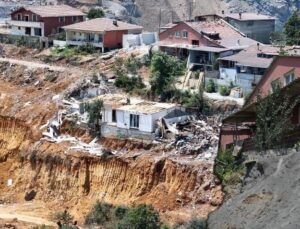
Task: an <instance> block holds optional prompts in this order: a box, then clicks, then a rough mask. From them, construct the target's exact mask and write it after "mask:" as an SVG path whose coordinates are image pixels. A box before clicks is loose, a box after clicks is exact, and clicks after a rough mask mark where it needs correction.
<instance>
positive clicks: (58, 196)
mask: <svg viewBox="0 0 300 229" xmlns="http://www.w3.org/2000/svg"><path fill="white" fill-rule="evenodd" d="M112 141H113V140H109V142H110V144H111V142H112ZM123 144H126V143H123ZM116 145H118V144H116ZM139 147H141V146H139ZM147 147H149V146H147ZM0 156H1V161H0V162H1V163H0V181H1V182H0V183H1V184H0V188H1V190H3V192H2V194H0V199H1V200H2V201H3V202H6V201H8V202H14V203H18V202H24V201H26V200H27V201H29V200H30V201H32V200H33V201H35V200H42V201H44V202H45V203H47V204H51V205H52V207H53V206H57V209H59V208H62V207H68V208H69V209H70V210H71V212H73V213H74V214H75V215H76V216H77V217H78V218H79V219H82V218H83V216H84V215H85V214H86V212H87V211H88V210H89V208H90V206H91V205H93V204H94V203H95V202H96V201H97V200H100V201H104V202H108V203H112V204H125V205H131V204H137V203H147V204H152V205H153V206H154V207H155V208H157V209H158V210H159V211H160V212H161V213H162V215H164V216H165V218H166V219H167V220H168V218H169V217H173V215H174V211H175V212H176V211H178V215H179V212H180V211H188V209H189V208H192V206H193V207H194V209H195V208H199V209H200V210H199V212H198V213H197V215H200V216H206V215H207V214H208V213H209V212H210V211H212V210H214V209H215V208H216V207H217V206H218V205H220V204H221V202H222V192H221V187H220V185H219V183H218V180H217V179H216V178H215V177H214V175H213V174H212V165H210V164H205V163H203V164H201V163H194V164H191V163H182V162H176V161H174V160H171V159H168V158H163V157H157V156H155V155H152V154H151V150H149V151H148V153H147V154H142V155H141V156H133V157H126V158H125V157H122V156H120V157H116V156H107V157H94V156H90V155H88V154H83V153H79V152H66V146H65V145H63V144H53V143H49V142H46V141H36V140H33V139H32V134H31V130H30V128H29V127H28V126H26V125H25V124H24V122H22V121H20V120H15V119H12V118H8V117H3V116H1V117H0ZM9 179H12V181H13V183H12V185H11V186H8V185H7V184H8V183H7V182H8V180H9ZM54 208H55V207H54ZM172 212H173V213H172ZM169 213H170V214H171V213H172V214H173V215H172V216H169V215H168V214H169ZM184 218H185V216H184V217H183V218H182V219H180V217H179V218H178V220H179V221H180V220H184ZM172 220H173V219H172Z"/></svg>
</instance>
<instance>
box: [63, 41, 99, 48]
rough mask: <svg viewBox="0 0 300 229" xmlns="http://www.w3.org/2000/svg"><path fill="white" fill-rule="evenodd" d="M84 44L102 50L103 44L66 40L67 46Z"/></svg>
mask: <svg viewBox="0 0 300 229" xmlns="http://www.w3.org/2000/svg"><path fill="white" fill-rule="evenodd" d="M86 44H91V45H93V46H94V47H97V48H102V47H103V43H102V42H95V41H73V40H67V45H76V46H81V45H86Z"/></svg>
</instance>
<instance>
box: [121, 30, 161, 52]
mask: <svg viewBox="0 0 300 229" xmlns="http://www.w3.org/2000/svg"><path fill="white" fill-rule="evenodd" d="M157 41H158V35H157V33H142V34H125V35H123V48H130V47H136V46H141V45H150V44H153V43H155V42H157Z"/></svg>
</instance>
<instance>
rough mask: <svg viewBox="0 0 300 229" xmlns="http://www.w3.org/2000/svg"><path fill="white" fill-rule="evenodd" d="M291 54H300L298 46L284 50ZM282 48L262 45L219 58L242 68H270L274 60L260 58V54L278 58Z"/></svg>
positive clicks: (252, 46)
mask: <svg viewBox="0 0 300 229" xmlns="http://www.w3.org/2000/svg"><path fill="white" fill-rule="evenodd" d="M283 49H284V50H286V51H287V52H289V53H293V54H295V53H299V52H298V51H299V50H300V49H298V48H297V47H296V46H295V47H294V46H287V47H284V48H283ZM280 50H281V47H279V46H272V45H263V44H260V45H259V47H258V46H257V44H256V45H251V46H249V47H248V48H246V49H245V50H242V51H240V52H239V53H237V54H235V55H232V56H226V57H222V58H219V60H227V61H233V62H236V63H237V64H238V65H242V66H249V67H257V68H268V67H269V66H270V65H271V63H272V61H273V58H263V57H259V54H266V55H270V56H278V55H279V52H280Z"/></svg>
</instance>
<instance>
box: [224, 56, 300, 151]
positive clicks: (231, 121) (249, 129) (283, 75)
mask: <svg viewBox="0 0 300 229" xmlns="http://www.w3.org/2000/svg"><path fill="white" fill-rule="evenodd" d="M275 84H276V85H280V86H281V88H282V89H281V91H282V93H287V94H288V95H289V96H292V97H293V96H296V95H299V94H300V57H299V56H278V57H276V58H275V60H274V61H273V62H272V64H271V66H270V67H269V68H268V70H267V71H266V73H265V74H264V76H263V77H262V78H261V80H260V81H259V83H258V84H257V86H256V87H255V89H254V90H253V92H252V94H251V95H250V97H249V99H248V100H247V103H246V104H245V105H244V107H243V108H242V109H241V110H240V111H238V112H236V113H234V114H232V115H230V116H229V117H227V118H225V119H224V120H223V121H222V127H221V130H220V142H219V147H220V148H221V149H223V150H224V149H226V148H228V147H230V146H232V145H241V146H243V147H244V149H251V147H253V145H254V144H253V142H252V140H251V137H253V136H254V135H255V117H256V113H255V103H256V98H257V95H258V93H260V95H261V96H262V97H266V96H268V95H269V94H270V93H272V87H273V85H275ZM291 121H292V123H293V124H294V125H295V127H298V126H299V124H300V106H299V105H298V106H296V107H295V109H294V111H293V115H292V120H291ZM299 136H300V133H299V128H296V129H295V130H294V132H293V133H291V134H290V135H289V136H286V142H287V143H289V142H291V143H292V142H293V141H295V140H298V139H299Z"/></svg>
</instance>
